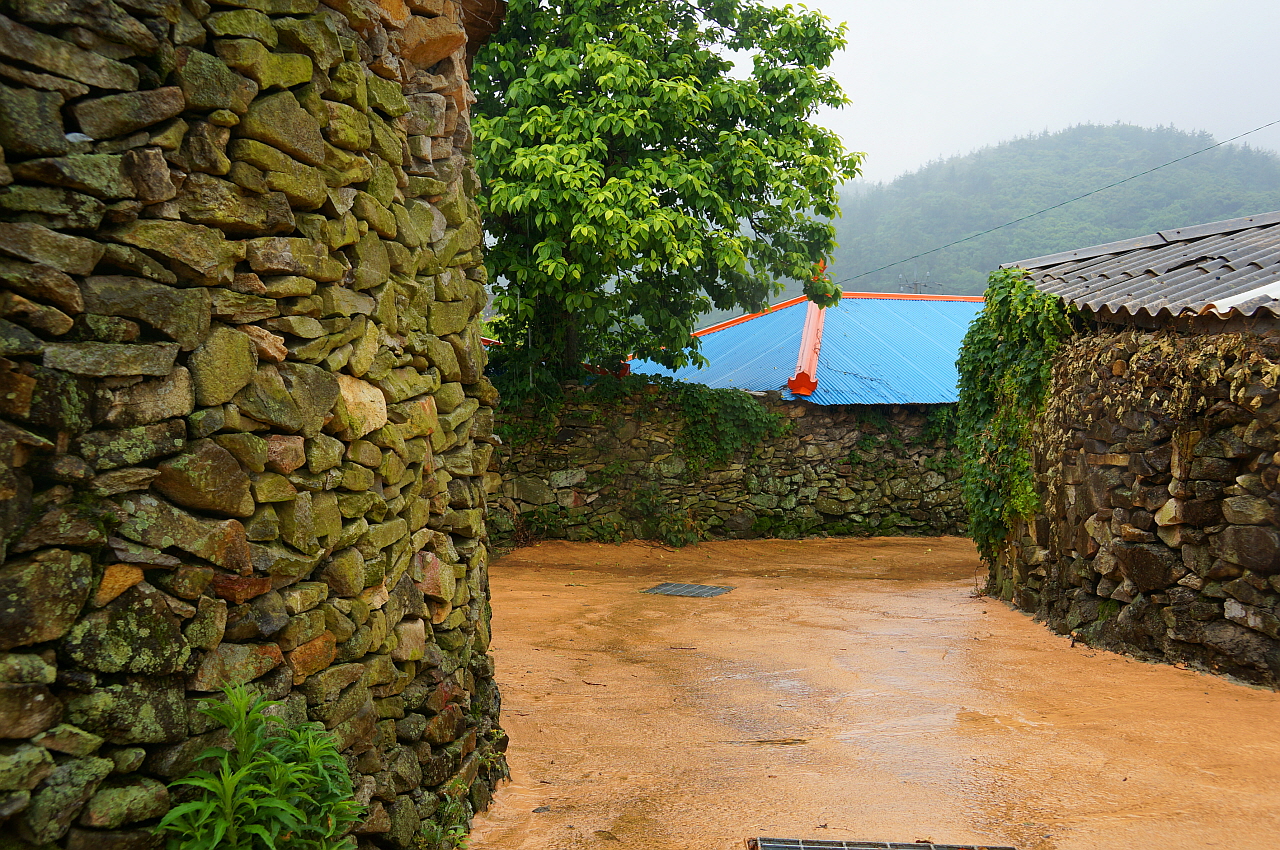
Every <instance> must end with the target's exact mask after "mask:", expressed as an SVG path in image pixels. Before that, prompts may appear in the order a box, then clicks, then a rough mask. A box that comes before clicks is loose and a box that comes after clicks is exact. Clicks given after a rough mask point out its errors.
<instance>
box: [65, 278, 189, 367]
mask: <svg viewBox="0 0 1280 850" xmlns="http://www.w3.org/2000/svg"><path fill="white" fill-rule="evenodd" d="M83 292H84V305H85V309H86V310H88V311H89V312H92V313H101V314H103V315H107V316H125V317H127V318H130V319H137V320H139V321H142V322H146V323H147V324H149V325H151V326H152V327H154V328H155V329H156V330H158V331H160V332H161V333H163V334H165V336H168V337H169V338H170V339H172V340H174V341H175V342H177V343H178V345H179V346H180V347H181V349H182V350H183V351H191V350H192V349H193V348H195V347H196V346H197V345H199V344H200V342H201V341H202V340H203V339H204V337H205V335H206V334H207V333H208V332H209V304H210V301H209V293H208V290H205V289H176V288H174V287H171V286H165V285H163V284H160V283H154V282H152V281H149V280H145V279H142V278H136V277H123V276H97V277H90V278H87V279H86V280H85V283H84V287H83Z"/></svg>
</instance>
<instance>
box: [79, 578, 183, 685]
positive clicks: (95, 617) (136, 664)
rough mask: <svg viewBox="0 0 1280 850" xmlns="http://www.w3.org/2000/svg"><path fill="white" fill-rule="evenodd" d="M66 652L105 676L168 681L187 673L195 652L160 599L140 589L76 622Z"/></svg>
mask: <svg viewBox="0 0 1280 850" xmlns="http://www.w3.org/2000/svg"><path fill="white" fill-rule="evenodd" d="M62 652H64V653H65V654H66V656H67V657H68V658H70V659H71V660H72V661H74V662H75V663H76V664H77V665H79V666H81V667H84V668H87V669H90V670H97V671H100V672H103V673H135V674H140V675H167V674H170V673H176V672H178V671H179V670H181V669H182V668H183V666H184V665H185V664H186V662H187V659H188V657H189V656H190V653H191V650H190V648H189V647H188V646H187V642H186V641H185V640H184V639H183V637H182V629H181V624H180V623H179V621H178V618H177V617H175V616H174V615H173V613H172V612H171V611H170V609H169V606H168V605H167V604H165V602H164V600H163V599H162V598H161V595H160V594H159V593H157V592H156V591H155V590H154V589H151V588H149V587H148V586H146V585H141V586H135V587H132V588H130V589H129V590H126V591H124V592H123V593H121V594H120V595H119V596H118V597H117V598H116V599H115V600H114V601H113V602H111V603H110V604H109V605H107V606H106V607H104V608H101V609H99V610H97V611H92V612H90V613H89V614H88V615H86V616H85V617H83V618H82V619H81V620H80V621H79V622H77V623H76V624H75V626H74V627H73V628H72V629H71V631H70V632H69V633H68V634H67V636H66V637H65V638H63V640H62Z"/></svg>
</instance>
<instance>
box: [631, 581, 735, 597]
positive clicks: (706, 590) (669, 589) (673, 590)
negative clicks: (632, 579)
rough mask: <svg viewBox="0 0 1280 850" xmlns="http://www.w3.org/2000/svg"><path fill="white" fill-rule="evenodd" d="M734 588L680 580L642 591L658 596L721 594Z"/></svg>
mask: <svg viewBox="0 0 1280 850" xmlns="http://www.w3.org/2000/svg"><path fill="white" fill-rule="evenodd" d="M731 590H733V588H732V587H712V586H711V585H709V584H680V583H679V582H674V581H666V582H663V583H662V584H659V585H657V586H655V587H651V588H649V589H648V590H642V591H640V592H641V593H652V594H655V595H657V596H700V597H707V596H719V595H720V594H722V593H728V592H729V591H731Z"/></svg>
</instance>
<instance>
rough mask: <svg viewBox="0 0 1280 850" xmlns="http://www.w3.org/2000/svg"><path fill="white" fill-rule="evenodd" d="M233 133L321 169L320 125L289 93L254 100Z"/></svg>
mask: <svg viewBox="0 0 1280 850" xmlns="http://www.w3.org/2000/svg"><path fill="white" fill-rule="evenodd" d="M236 131H237V133H238V134H240V135H242V136H245V137H248V138H250V139H257V140H258V141H260V142H265V143H267V144H269V145H272V146H273V147H277V148H279V149H280V150H282V151H284V152H285V153H287V154H289V155H290V156H294V157H297V158H298V159H300V160H302V161H303V162H305V163H307V164H308V165H324V162H325V149H324V140H323V139H322V138H321V136H320V124H319V123H318V122H317V121H316V119H315V118H312V117H311V115H310V114H309V113H308V112H307V111H306V110H305V109H303V108H302V107H301V106H300V105H299V104H298V99H297V98H296V97H294V96H293V94H292V93H291V92H280V93H279V94H273V95H267V96H265V97H259V98H256V99H255V100H254V101H253V103H252V105H250V107H249V109H248V111H247V112H246V113H245V114H244V116H243V118H241V120H240V124H239V125H238V126H237V128H236Z"/></svg>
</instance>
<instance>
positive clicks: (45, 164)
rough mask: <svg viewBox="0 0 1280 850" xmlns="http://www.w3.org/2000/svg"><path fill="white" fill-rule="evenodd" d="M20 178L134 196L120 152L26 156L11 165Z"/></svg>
mask: <svg viewBox="0 0 1280 850" xmlns="http://www.w3.org/2000/svg"><path fill="white" fill-rule="evenodd" d="M13 173H14V176H15V177H17V178H18V179H20V180H31V181H36V182H39V183H48V184H50V185H53V186H64V187H66V188H68V189H75V190H76V191H79V192H88V193H89V194H90V195H94V196H95V197H99V198H102V199H104V200H115V199H117V198H132V197H134V186H133V182H132V181H131V180H130V178H129V175H128V174H127V173H126V172H125V169H124V157H123V156H122V155H120V154H101V153H99V154H72V155H70V156H61V157H53V158H45V159H30V160H27V161H26V162H21V163H18V164H17V165H15V166H14V167H13Z"/></svg>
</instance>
